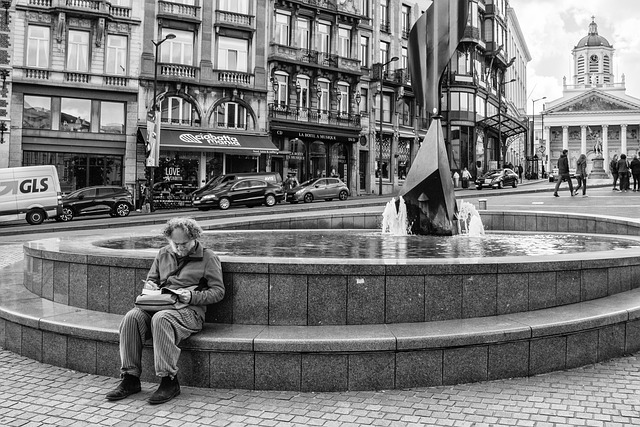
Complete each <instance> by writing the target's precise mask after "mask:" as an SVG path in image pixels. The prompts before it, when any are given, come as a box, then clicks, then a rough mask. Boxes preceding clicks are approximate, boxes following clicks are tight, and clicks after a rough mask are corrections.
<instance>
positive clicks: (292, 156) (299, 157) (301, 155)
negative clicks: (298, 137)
mask: <svg viewBox="0 0 640 427" xmlns="http://www.w3.org/2000/svg"><path fill="white" fill-rule="evenodd" d="M289 158H290V159H297V160H304V153H300V152H295V151H294V152H293V153H291V154H289Z"/></svg>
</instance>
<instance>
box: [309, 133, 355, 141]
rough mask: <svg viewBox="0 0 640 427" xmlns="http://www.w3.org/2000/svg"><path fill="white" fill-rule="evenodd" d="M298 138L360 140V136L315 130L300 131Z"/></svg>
mask: <svg viewBox="0 0 640 427" xmlns="http://www.w3.org/2000/svg"><path fill="white" fill-rule="evenodd" d="M298 138H308V139H320V140H322V141H336V142H337V141H346V142H358V138H354V137H350V136H339V135H327V134H323V133H313V132H298Z"/></svg>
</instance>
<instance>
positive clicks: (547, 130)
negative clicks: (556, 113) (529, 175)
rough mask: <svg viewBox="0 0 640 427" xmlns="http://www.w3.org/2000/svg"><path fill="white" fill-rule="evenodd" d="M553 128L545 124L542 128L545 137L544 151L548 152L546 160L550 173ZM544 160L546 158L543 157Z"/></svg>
mask: <svg viewBox="0 0 640 427" xmlns="http://www.w3.org/2000/svg"><path fill="white" fill-rule="evenodd" d="M550 132H551V129H550V128H549V126H545V127H544V129H542V138H543V139H544V152H545V153H547V161H546V166H545V169H546V172H547V173H549V171H550V170H551V138H550V136H551V135H550ZM543 161H544V159H543Z"/></svg>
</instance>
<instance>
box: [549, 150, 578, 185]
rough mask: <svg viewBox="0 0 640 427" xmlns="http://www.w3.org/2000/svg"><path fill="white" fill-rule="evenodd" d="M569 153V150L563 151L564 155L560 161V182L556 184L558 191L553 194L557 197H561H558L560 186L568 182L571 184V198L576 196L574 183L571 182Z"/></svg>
mask: <svg viewBox="0 0 640 427" xmlns="http://www.w3.org/2000/svg"><path fill="white" fill-rule="evenodd" d="M567 153H569V150H567V149H565V150H562V154H561V155H560V158H559V159H558V175H560V177H559V178H558V182H556V189H555V191H554V192H553V195H554V196H555V197H560V196H559V195H558V189H560V184H561V183H562V182H563V181H567V182H568V183H569V193H570V194H571V196H573V195H574V193H573V183H572V182H571V175H570V174H569V159H568V157H567Z"/></svg>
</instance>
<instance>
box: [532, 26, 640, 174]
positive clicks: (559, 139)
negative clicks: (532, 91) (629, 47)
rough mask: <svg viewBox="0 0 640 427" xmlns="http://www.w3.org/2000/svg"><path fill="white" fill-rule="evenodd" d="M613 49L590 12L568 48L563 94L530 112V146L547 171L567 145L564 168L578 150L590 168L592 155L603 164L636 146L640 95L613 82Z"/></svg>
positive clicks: (639, 147)
mask: <svg viewBox="0 0 640 427" xmlns="http://www.w3.org/2000/svg"><path fill="white" fill-rule="evenodd" d="M614 52H615V49H614V48H613V46H612V45H611V43H609V41H608V40H607V39H606V38H604V37H603V36H601V35H599V34H598V25H597V24H596V21H595V17H592V21H591V23H590V24H589V31H588V33H587V35H586V36H584V37H583V38H582V39H580V41H579V42H578V43H577V44H576V46H575V47H574V48H573V51H572V54H573V69H574V75H573V81H572V82H571V84H567V78H566V77H565V78H564V79H563V80H564V81H563V96H562V98H559V99H556V100H554V101H551V102H547V103H545V104H544V107H543V110H542V111H541V112H538V115H537V116H536V117H535V127H536V132H534V135H536V136H538V135H540V130H542V138H535V137H534V138H535V141H534V149H535V150H536V154H537V156H538V158H541V159H543V160H544V161H545V163H544V165H545V168H546V170H547V171H550V170H551V169H552V168H553V167H555V166H556V164H557V161H558V157H560V154H561V153H562V150H563V149H568V150H569V165H570V168H572V169H573V168H575V167H576V160H578V157H579V156H580V154H581V153H584V154H586V155H587V158H588V159H589V160H590V161H589V162H588V169H587V172H588V173H591V168H592V166H593V162H592V161H591V160H593V158H594V157H596V155H601V156H602V157H604V169H605V172H606V173H609V171H608V167H607V165H608V164H609V161H610V159H611V158H612V157H613V156H614V154H618V155H619V154H621V153H625V154H626V155H627V157H629V158H632V157H633V155H634V154H638V151H639V150H640V139H639V134H640V129H639V128H640V99H638V98H634V97H632V96H629V95H627V94H626V89H625V77H624V74H622V79H621V81H619V82H616V81H615V76H614V74H613V69H614V67H613V64H614V62H613V61H614Z"/></svg>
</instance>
